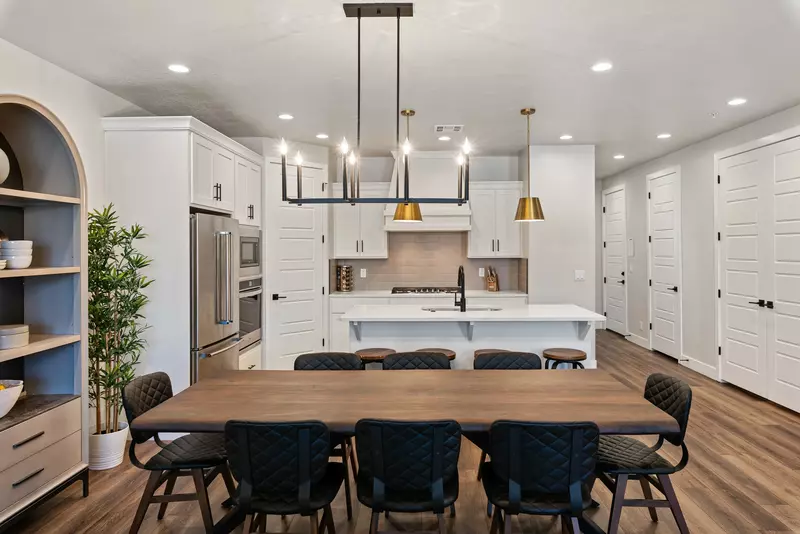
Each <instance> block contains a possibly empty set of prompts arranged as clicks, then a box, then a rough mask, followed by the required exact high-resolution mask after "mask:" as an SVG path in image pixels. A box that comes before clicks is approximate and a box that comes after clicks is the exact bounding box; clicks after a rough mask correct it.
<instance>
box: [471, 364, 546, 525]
mask: <svg viewBox="0 0 800 534" xmlns="http://www.w3.org/2000/svg"><path fill="white" fill-rule="evenodd" d="M472 366H473V367H474V368H475V369H481V370H484V369H496V370H502V371H535V370H538V369H541V368H542V359H541V358H540V357H539V355H538V354H534V353H533V352H512V351H507V350H499V351H496V352H489V351H482V352H481V353H480V354H476V355H475V359H474V360H473V363H472ZM464 436H465V437H466V438H467V439H468V440H470V441H471V442H472V443H474V444H475V446H476V447H478V448H479V449H480V450H481V459H480V462H479V464H478V480H480V479H481V469H480V466H482V465H483V464H484V463H485V462H486V455H487V453H488V450H489V445H490V443H489V434H488V433H487V432H465V433H464ZM486 515H488V516H491V515H492V503H491V502H489V503H488V504H487V505H486Z"/></svg>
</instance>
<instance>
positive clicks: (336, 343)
mask: <svg viewBox="0 0 800 534" xmlns="http://www.w3.org/2000/svg"><path fill="white" fill-rule="evenodd" d="M342 317H344V313H332V314H331V322H330V332H331V336H330V337H331V339H330V343H331V346H330V350H331V352H350V331H349V330H348V328H349V327H350V323H349V322H347V321H345V320H343V319H342Z"/></svg>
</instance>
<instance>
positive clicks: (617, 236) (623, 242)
mask: <svg viewBox="0 0 800 534" xmlns="http://www.w3.org/2000/svg"><path fill="white" fill-rule="evenodd" d="M625 219H626V217H625V188H624V187H621V186H620V187H616V188H612V189H607V190H605V191H603V311H604V312H605V315H606V329H608V330H613V331H614V332H617V333H618V334H622V335H623V336H625V335H628V290H627V287H626V286H625V275H626V274H627V272H628V254H627V249H628V247H627V237H626V227H625Z"/></svg>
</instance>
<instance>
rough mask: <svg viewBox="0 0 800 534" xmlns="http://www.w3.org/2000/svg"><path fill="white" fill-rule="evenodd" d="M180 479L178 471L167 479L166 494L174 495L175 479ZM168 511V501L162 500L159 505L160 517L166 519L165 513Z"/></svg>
mask: <svg viewBox="0 0 800 534" xmlns="http://www.w3.org/2000/svg"><path fill="white" fill-rule="evenodd" d="M176 480H178V473H177V472H175V473H172V474H170V475H169V478H168V479H167V485H166V486H165V487H164V495H172V490H173V489H174V488H175V481H176ZM166 513H167V503H165V502H162V503H161V506H159V507H158V518H159V519H164V514H166Z"/></svg>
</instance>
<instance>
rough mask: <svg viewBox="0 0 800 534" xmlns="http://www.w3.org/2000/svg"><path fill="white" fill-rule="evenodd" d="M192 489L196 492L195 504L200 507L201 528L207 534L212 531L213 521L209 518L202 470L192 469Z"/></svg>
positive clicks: (209, 508)
mask: <svg viewBox="0 0 800 534" xmlns="http://www.w3.org/2000/svg"><path fill="white" fill-rule="evenodd" d="M192 478H193V479H194V489H195V491H196V492H197V503H198V504H199V505H200V515H202V516H203V526H204V527H205V529H206V532H208V533H209V534H210V533H211V532H213V531H214V519H213V518H212V517H211V505H210V504H209V502H208V488H206V480H205V476H203V470H202V469H192Z"/></svg>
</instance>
